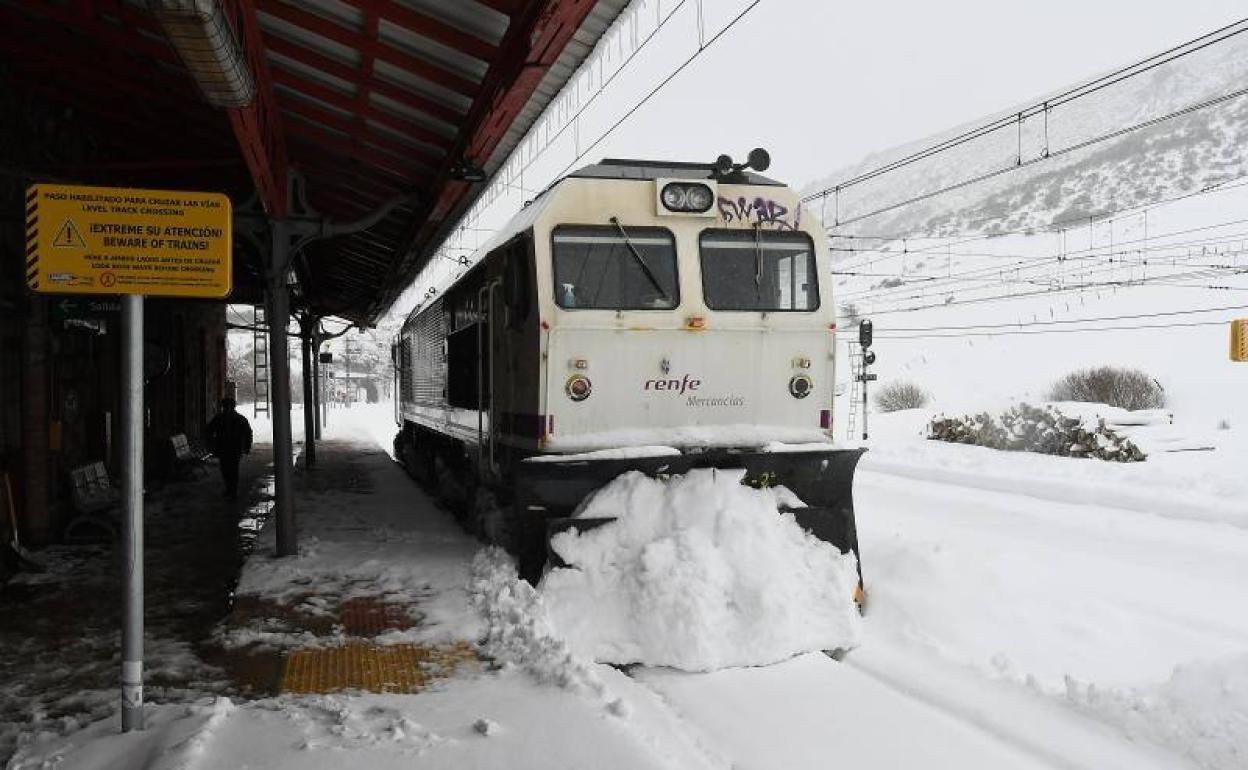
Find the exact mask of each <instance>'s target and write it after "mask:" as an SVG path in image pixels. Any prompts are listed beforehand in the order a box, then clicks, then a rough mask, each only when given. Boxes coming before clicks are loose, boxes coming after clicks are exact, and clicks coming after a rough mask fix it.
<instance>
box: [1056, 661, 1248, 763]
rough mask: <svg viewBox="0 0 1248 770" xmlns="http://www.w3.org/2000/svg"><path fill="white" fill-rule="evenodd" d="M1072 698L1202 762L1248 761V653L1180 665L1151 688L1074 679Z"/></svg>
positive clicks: (1138, 736) (1069, 688) (1133, 733)
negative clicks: (1112, 685) (1118, 686)
mask: <svg viewBox="0 0 1248 770" xmlns="http://www.w3.org/2000/svg"><path fill="white" fill-rule="evenodd" d="M1066 700H1067V701H1069V702H1070V703H1071V704H1073V705H1074V706H1075V707H1076V708H1078V709H1079V710H1081V711H1083V712H1085V713H1088V714H1091V715H1092V716H1095V717H1098V718H1100V719H1103V720H1105V721H1107V722H1110V723H1111V724H1116V725H1118V726H1120V727H1121V728H1122V729H1123V731H1124V732H1126V734H1127V735H1128V736H1130V737H1131V738H1132V739H1133V740H1153V741H1157V742H1158V743H1162V744H1165V745H1169V746H1171V747H1173V748H1174V749H1176V750H1178V751H1181V752H1183V753H1185V754H1187V755H1188V756H1189V757H1191V758H1192V759H1194V760H1195V761H1196V763H1197V764H1199V765H1200V766H1201V767H1204V768H1210V770H1233V768H1243V767H1244V766H1245V763H1248V654H1242V655H1237V656H1231V657H1228V658H1224V659H1222V660H1216V661H1197V662H1193V663H1188V664H1185V665H1182V666H1179V667H1177V668H1176V669H1175V671H1174V674H1173V675H1172V676H1171V677H1170V679H1169V680H1168V681H1166V682H1164V683H1162V684H1160V685H1156V686H1153V687H1148V688H1140V689H1120V688H1098V687H1097V686H1096V685H1094V684H1085V683H1081V682H1078V681H1076V680H1074V679H1069V678H1068V679H1067V680H1066Z"/></svg>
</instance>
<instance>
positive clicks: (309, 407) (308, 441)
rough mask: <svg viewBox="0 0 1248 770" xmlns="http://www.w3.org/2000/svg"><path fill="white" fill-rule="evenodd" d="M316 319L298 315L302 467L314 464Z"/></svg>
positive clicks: (310, 466) (309, 466)
mask: <svg viewBox="0 0 1248 770" xmlns="http://www.w3.org/2000/svg"><path fill="white" fill-rule="evenodd" d="M315 334H316V319H315V318H313V317H312V316H311V315H308V314H307V313H304V314H303V315H301V316H300V317H299V351H300V353H301V354H302V356H303V467H305V468H312V467H315V466H316V439H317V435H316V400H315V396H313V393H315V388H314V387H313V380H312V340H313V339H314V338H315Z"/></svg>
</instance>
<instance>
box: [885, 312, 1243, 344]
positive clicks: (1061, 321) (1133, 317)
mask: <svg viewBox="0 0 1248 770" xmlns="http://www.w3.org/2000/svg"><path fill="white" fill-rule="evenodd" d="M1246 309H1248V305H1222V306H1219V307H1205V308H1190V309H1187V310H1158V311H1155V312H1151V313H1130V314H1127V315H1111V316H1099V317H1097V318H1057V319H1049V320H1047V321H1019V322H1015V323H985V324H966V325H962V326H917V327H887V328H883V327H882V328H880V329H878V330H877V332H876V333H877V334H879V335H884V336H889V335H894V334H908V333H916V332H935V331H964V330H965V331H970V330H975V329H1017V328H1020V327H1032V326H1065V325H1070V324H1080V323H1098V322H1105V321H1137V320H1140V319H1144V318H1171V317H1174V316H1182V315H1199V314H1201V313H1229V312H1233V311H1236V310H1246Z"/></svg>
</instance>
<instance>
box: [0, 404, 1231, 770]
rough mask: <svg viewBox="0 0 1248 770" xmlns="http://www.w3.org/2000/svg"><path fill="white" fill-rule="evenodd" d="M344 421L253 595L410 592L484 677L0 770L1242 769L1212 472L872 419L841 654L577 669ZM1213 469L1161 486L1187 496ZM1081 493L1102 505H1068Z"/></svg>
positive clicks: (512, 591)
mask: <svg viewBox="0 0 1248 770" xmlns="http://www.w3.org/2000/svg"><path fill="white" fill-rule="evenodd" d="M349 414H350V415H351V416H352V421H351V422H352V423H353V424H351V425H347V424H345V422H346V421H345V420H343V419H342V418H343V417H345V416H346V414H343V413H340V415H339V422H338V425H336V426H335V428H334V429H333V430H334V433H333V435H334V436H335V437H336V440H341V441H350V442H352V444H351V445H352V446H355V447H357V448H358V453H359V459H358V460H357V461H356V462H355V463H353V465H352V468H351V473H350V474H348V477H350V478H356V479H358V480H359V483H358V485H357V487H358V488H357V489H356V491H355V492H354V493H352V494H351V495H350V496H349V497H345V496H344V497H336V496H330V497H329V498H325V499H326V500H329V501H331V502H332V505H328V506H326V507H324V508H321V509H319V510H320V513H315V512H314V511H315V510H318V509H309V510H308V512H307V516H306V518H305V520H304V522H305V530H304V533H305V535H307V536H309V538H310V539H309V540H308V542H309V543H314V545H313V546H312V547H310V548H308V549H306V550H305V551H304V553H303V554H302V555H301V556H300V557H298V558H297V559H294V560H290V562H289V563H290V565H291V567H292V569H291V570H289V571H287V572H279V571H277V570H276V569H275V567H274V566H273V565H272V564H271V563H269V562H271V561H272V560H268V559H267V557H264V558H261V557H257V558H256V559H253V562H254V564H253V565H251V566H249V567H248V573H249V575H248V577H247V585H249V586H251V588H252V589H254V590H257V591H259V592H261V593H263V594H267V595H269V596H284V597H288V598H289V597H294V596H296V595H298V594H297V593H288V592H287V589H286V588H283V587H282V579H283V575H284V576H285V578H286V579H289V580H294V581H297V582H295V583H294V584H293V585H295V586H298V587H299V589H298V590H299V591H306V590H308V589H309V587H311V588H312V589H313V596H315V595H316V594H315V587H316V586H317V585H324V586H333V587H335V590H345V591H348V592H350V591H353V590H356V587H357V584H354V583H351V582H350V581H351V580H353V579H358V580H361V581H363V582H361V583H359V584H358V586H372V587H374V588H379V589H383V590H387V591H398V592H399V595H403V596H408V597H417V598H418V599H419V600H420V601H422V602H427V601H428V598H429V597H428V595H427V594H426V593H424V592H422V591H417V590H415V586H417V585H430V586H436V587H438V588H439V590H441V589H448V590H447V591H446V592H445V593H446V598H445V604H442V605H439V606H441V607H442V609H441V610H439V611H437V612H434V613H433V616H434V617H440V618H441V619H442V620H441V621H440V622H438V623H435V624H434V625H433V626H431V627H430V628H427V629H423V630H420V631H418V632H417V633H421V634H431V635H433V636H437V635H438V634H449V633H450V631H451V629H461V630H462V632H463V633H475V634H479V635H480V636H479V642H480V649H481V650H482V651H483V652H484V653H486V654H487V655H488V656H489V657H490V658H492V659H493V661H494V662H493V663H492V664H490V665H487V666H484V667H477V668H471V667H469V668H466V669H464V670H462V671H460V672H459V673H457V674H456V675H455V676H452V677H451V678H450V679H448V680H446V681H444V682H442V683H441V684H439V685H438V686H436V687H435V688H433V690H431V691H429V692H426V693H422V694H420V695H414V696H401V695H368V694H353V693H340V694H335V695H329V696H306V697H294V696H282V697H278V698H269V699H265V700H260V701H250V702H248V701H236V702H233V703H225V702H222V701H214V700H211V699H209V700H201V701H196V702H189V703H188V704H187V705H183V706H179V705H164V706H153V707H152V708H151V722H152V725H153V726H152V729H150V730H148V731H146V732H145V733H142V734H137V735H135V734H131V735H127V736H121V735H118V734H117V733H116V723H115V721H112V720H105V721H102V722H99V723H96V724H94V725H91V726H88V727H86V728H85V729H83V730H79V731H77V732H73V733H71V734H70V735H68V736H67V737H63V738H58V737H55V736H43V737H38V738H33V737H32V738H31V739H30V740H28V741H26V742H25V745H24V747H23V749H22V751H21V752H20V754H19V755H18V756H17V757H15V759H14V761H13V763H12V764H11V765H10V767H11V768H13V769H16V768H21V769H22V770H27V768H36V767H43V766H44V763H45V762H48V763H59V764H57V767H59V768H62V770H76V769H82V770H103V769H104V768H114V767H117V768H120V767H126V768H128V767H132V766H136V765H137V766H147V767H151V768H170V769H172V768H187V767H195V768H204V769H205V770H213V769H215V768H235V767H240V766H244V765H247V766H250V767H252V768H275V769H276V768H280V769H281V770H286V769H287V768H309V767H310V768H317V767H339V766H342V765H343V764H344V763H349V764H352V765H356V764H358V765H361V766H369V767H376V768H381V769H382V770H389V768H396V769H397V768H399V767H410V766H412V765H413V764H415V765H417V766H421V767H502V766H506V767H515V768H538V767H541V768H547V767H552V766H567V767H587V766H594V767H608V768H612V767H621V768H622V767H629V768H667V767H671V768H676V767H680V768H686V767H688V768H702V767H707V768H730V767H735V768H760V769H762V768H766V769H768V770H769V769H770V768H774V767H786V768H803V767H812V768H814V767H826V766H828V765H829V764H830V763H833V762H836V763H841V764H851V765H854V766H859V767H871V768H876V767H944V766H955V765H956V766H962V767H994V768H995V767H1021V768H1039V767H1044V768H1065V769H1069V768H1087V769H1088V770H1102V769H1103V768H1124V769H1125V768H1131V769H1132V770H1134V769H1135V768H1195V767H1199V768H1206V769H1207V770H1232V769H1237V768H1240V767H1242V766H1243V758H1244V757H1245V756H1246V754H1245V752H1246V751H1248V747H1246V746H1245V745H1244V736H1246V735H1248V730H1245V720H1246V719H1248V703H1246V702H1245V694H1246V693H1248V687H1245V685H1244V681H1245V680H1244V678H1245V676H1246V674H1248V617H1245V613H1243V612H1242V611H1240V610H1239V609H1238V608H1239V606H1240V604H1242V601H1241V600H1242V597H1241V596H1240V593H1241V592H1242V587H1243V586H1244V585H1248V530H1246V529H1245V528H1243V527H1242V526H1240V525H1239V522H1237V521H1232V520H1231V519H1234V518H1236V515H1233V514H1227V513H1226V512H1225V511H1223V510H1221V509H1222V508H1223V507H1224V506H1223V505H1222V504H1223V503H1228V502H1231V501H1232V499H1233V498H1234V496H1235V495H1236V494H1237V492H1236V490H1237V489H1238V487H1236V486H1235V483H1234V480H1233V479H1229V478H1228V479H1227V483H1228V486H1227V487H1226V488H1225V489H1223V490H1222V492H1223V493H1224V494H1225V495H1226V496H1219V494H1218V492H1217V490H1216V489H1210V490H1206V495H1205V496H1204V497H1200V496H1191V495H1188V498H1189V499H1188V500H1187V508H1186V509H1184V510H1182V511H1180V512H1179V513H1178V514H1177V515H1170V514H1169V513H1168V509H1167V506H1168V503H1167V499H1168V498H1166V497H1165V496H1164V495H1163V494H1161V493H1162V491H1163V482H1157V484H1158V486H1157V488H1156V490H1155V491H1156V492H1157V493H1156V494H1151V493H1149V492H1150V491H1152V490H1151V488H1150V489H1148V490H1144V491H1141V489H1140V487H1141V484H1142V483H1143V482H1142V481H1141V479H1142V478H1143V477H1141V476H1135V475H1131V474H1126V475H1123V474H1122V470H1123V468H1124V466H1119V465H1111V464H1108V463H1101V462H1096V461H1092V460H1075V459H1067V458H1056V457H1046V456H1038V455H1027V454H1024V453H1001V452H994V451H991V450H986V449H981V448H978V447H964V446H957V445H950V444H944V443H940V442H931V441H925V440H923V439H922V438H921V437H920V436H919V435H918V434H917V432H916V431H915V430H914V428H915V426H916V425H917V424H918V423H920V422H921V421H922V419H923V418H924V415H921V414H906V413H900V414H894V415H888V416H886V417H883V418H881V419H879V420H877V421H876V424H877V430H878V431H879V432H878V434H877V439H876V441H875V442H874V446H873V448H872V449H871V451H870V452H868V454H867V456H866V458H865V459H864V461H863V463H862V466H861V471H860V474H859V476H858V482H857V485H856V488H855V495H856V505H857V509H858V522H859V534H860V539H861V544H862V552H863V569H864V576H865V579H866V584H867V588H868V609H867V614H866V616H865V617H864V618H863V619H862V621H861V624H860V634H861V639H860V642H859V644H858V646H857V647H855V648H854V649H853V650H852V651H851V652H849V654H848V655H847V656H846V658H845V659H844V661H843V662H836V661H834V660H832V659H831V658H829V657H827V656H825V655H823V654H821V653H813V654H811V653H808V654H805V655H799V656H797V657H793V658H789V659H788V660H786V661H783V662H780V663H776V664H773V665H769V666H751V667H744V668H741V667H729V668H724V669H720V670H718V671H714V672H709V673H690V672H682V671H677V670H674V669H670V668H658V667H645V666H640V667H639V666H634V667H629V669H628V672H629V673H628V674H625V673H623V672H622V671H620V670H617V669H615V668H612V667H610V666H606V665H602V664H597V663H593V662H591V661H590V660H588V659H586V658H584V657H581V656H578V655H577V654H576V652H575V651H574V649H573V647H572V645H571V644H569V641H568V640H567V639H565V638H563V632H562V630H561V629H560V627H559V623H558V621H557V619H556V618H555V617H554V616H553V615H552V613H551V612H550V611H549V607H548V606H547V600H548V597H546V596H543V592H541V591H537V590H534V589H533V588H532V587H530V586H528V585H527V584H524V583H521V582H519V581H517V579H516V577H515V570H514V565H512V564H511V562H510V560H509V559H507V558H505V557H503V556H502V555H501V554H500V553H499V552H497V551H492V550H488V549H487V550H485V551H479V550H478V548H477V547H476V545H475V544H474V543H473V542H472V541H471V540H469V539H468V538H467V537H466V536H464V535H462V534H461V533H459V532H457V531H455V530H454V529H453V528H452V527H451V526H450V522H449V519H448V518H446V517H445V514H442V513H441V512H439V511H437V510H436V509H435V508H434V506H433V505H432V504H431V503H430V502H429V501H428V500H427V499H426V498H424V496H423V495H422V494H421V493H420V492H418V491H417V490H416V489H415V488H414V487H413V486H412V484H411V482H410V480H408V479H407V478H406V477H405V476H404V475H403V474H402V472H401V471H400V470H399V469H398V468H397V467H395V466H393V465H392V464H391V462H390V460H389V459H388V458H387V456H386V455H385V454H384V453H383V452H382V451H381V449H380V448H378V447H376V446H375V445H374V444H373V442H372V441H371V440H370V438H369V436H370V435H373V434H375V435H378V436H384V435H385V433H386V429H385V424H386V423H385V421H386V419H387V418H388V412H386V411H385V410H384V408H378V409H373V410H371V411H370V410H367V409H356V410H351V412H350V413H349ZM1176 426H1177V427H1176V429H1180V430H1181V429H1182V427H1183V426H1182V423H1181V422H1176ZM1172 427H1173V426H1172ZM1168 429H1169V428H1168ZM1220 456H1221V455H1220V454H1219V453H1218V452H1201V453H1181V454H1175V455H1165V457H1168V458H1173V459H1178V458H1182V459H1183V462H1182V463H1171V462H1161V463H1158V464H1157V465H1156V466H1155V468H1156V472H1157V473H1158V474H1160V475H1161V476H1162V477H1163V478H1168V479H1170V481H1171V483H1176V484H1177V483H1178V482H1179V481H1180V480H1182V479H1184V478H1187V479H1188V480H1189V483H1190V484H1191V486H1193V487H1195V486H1198V485H1199V483H1200V482H1199V481H1196V480H1194V476H1193V470H1194V469H1196V468H1203V472H1208V473H1213V474H1215V475H1216V474H1217V473H1218V471H1217V468H1218V467H1220V466H1218V464H1217V463H1218V460H1219V457H1220ZM1151 463H1153V459H1152V458H1150V460H1149V461H1148V462H1146V463H1140V464H1138V465H1139V466H1149V465H1150V464H1151ZM898 469H901V470H898ZM954 471H957V473H953V472H954ZM972 471H974V473H972ZM959 474H962V475H959ZM965 478H975V479H979V480H986V481H985V483H983V484H979V485H970V486H968V485H967V484H964V483H962V481H964V480H965ZM1028 478H1030V479H1032V480H1033V482H1034V483H1031V484H1024V483H1022V482H1023V481H1024V480H1026V479H1028ZM1040 480H1043V483H1041V481H1040ZM1091 484H1095V485H1096V488H1097V489H1099V490H1100V495H1101V498H1100V499H1101V502H1094V503H1088V502H1087V501H1081V500H1080V496H1081V495H1083V494H1084V493H1085V491H1086V488H1087V487H1088V485H1091ZM983 487H989V488H983ZM733 491H734V492H735V491H736V490H735V489H734V490H733ZM1115 491H1116V492H1117V495H1118V496H1117V497H1116V498H1115V497H1114V493H1115ZM1186 491H1187V490H1186V488H1184V489H1183V490H1182V491H1176V492H1175V499H1177V498H1178V496H1179V495H1183V494H1184V493H1185V492H1186ZM651 492H652V493H653V492H654V490H651ZM658 497H659V499H660V500H661V499H662V497H663V495H662V494H659V496H658ZM605 499H606V498H604V500H605ZM1106 502H1109V503H1114V502H1116V503H1118V504H1117V505H1110V504H1106ZM659 509H662V505H660V506H659ZM301 510H303V509H301ZM588 510H590V509H589V507H588V506H587V511H588ZM1198 510H1204V511H1205V512H1204V514H1201V515H1197V511H1198ZM772 515H774V514H772ZM439 517H441V518H439ZM439 522H441V523H439ZM383 532H385V533H386V535H385V537H383V536H382V534H383ZM419 533H424V534H423V535H420V534H419ZM667 534H668V535H670V534H671V533H670V532H669V533H667ZM311 538H315V540H314V541H313V540H312V539H311ZM261 552H263V549H262V551H261ZM352 553H355V554H356V557H357V558H352V556H351V554H352ZM474 554H476V555H475V558H474ZM417 562H419V563H417ZM452 575H454V576H456V577H454V579H452V578H451V576H452ZM461 580H462V582H457V581H461ZM288 588H289V587H288ZM405 592H410V593H405ZM323 598H326V600H327V601H328V596H327V595H325V596H324V597H323ZM425 606H430V605H428V604H426V605H425ZM286 641H287V642H288V643H297V640H286ZM330 643H332V640H331V642H330ZM482 725H483V726H484V728H483V727H482Z"/></svg>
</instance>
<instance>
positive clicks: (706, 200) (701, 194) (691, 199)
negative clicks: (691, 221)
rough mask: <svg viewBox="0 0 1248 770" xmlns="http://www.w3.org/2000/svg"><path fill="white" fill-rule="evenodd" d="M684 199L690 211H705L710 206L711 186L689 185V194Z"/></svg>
mask: <svg viewBox="0 0 1248 770" xmlns="http://www.w3.org/2000/svg"><path fill="white" fill-rule="evenodd" d="M685 200H686V201H687V202H688V204H689V210H690V211H706V210H707V209H709V208H710V207H711V203H713V202H714V201H712V200H711V188H709V187H707V186H706V185H703V184H695V185H690V186H689V194H688V197H686V198H685Z"/></svg>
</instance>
